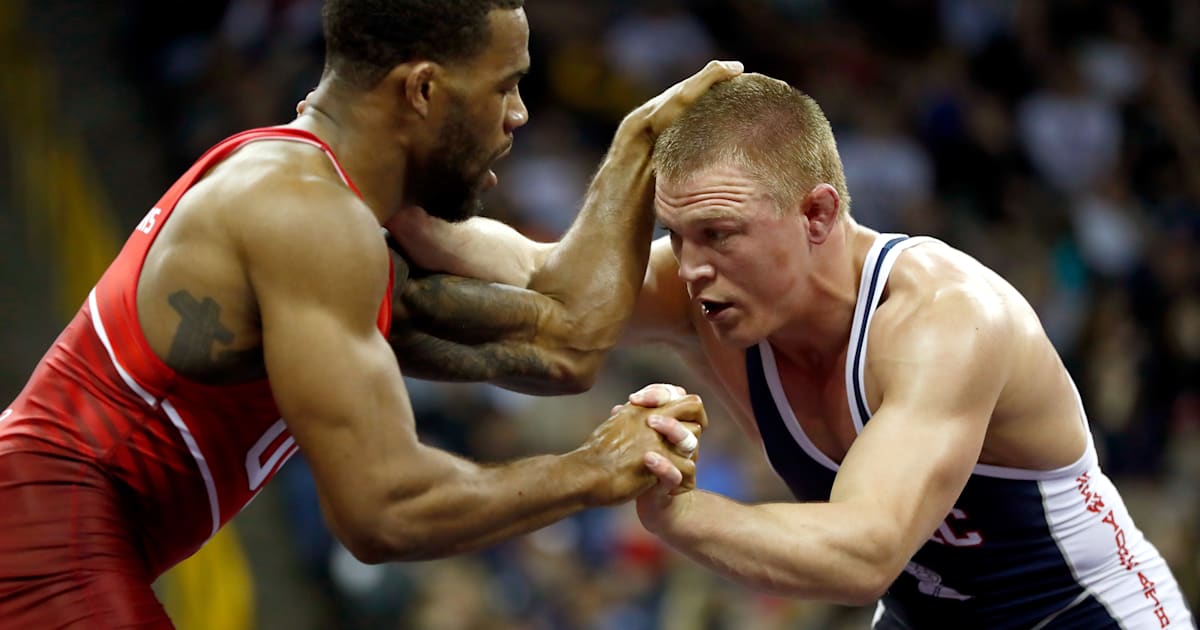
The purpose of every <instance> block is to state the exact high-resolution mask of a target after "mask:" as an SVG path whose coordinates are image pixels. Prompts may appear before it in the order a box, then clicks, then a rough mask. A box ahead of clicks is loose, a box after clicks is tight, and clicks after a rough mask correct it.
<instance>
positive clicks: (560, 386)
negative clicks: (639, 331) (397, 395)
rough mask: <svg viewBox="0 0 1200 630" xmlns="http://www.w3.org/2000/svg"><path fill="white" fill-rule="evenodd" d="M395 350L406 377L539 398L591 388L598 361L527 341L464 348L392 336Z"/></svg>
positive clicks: (416, 336)
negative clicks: (483, 384) (487, 387)
mask: <svg viewBox="0 0 1200 630" xmlns="http://www.w3.org/2000/svg"><path fill="white" fill-rule="evenodd" d="M391 343H392V348H393V349H394V350H395V353H396V358H397V360H398V362H399V364H400V369H401V370H402V371H403V372H404V375H405V376H410V377H413V378H420V379H426V380H432V381H453V382H468V383H474V382H489V383H492V384H493V385H498V386H500V387H503V388H505V389H510V390H513V391H517V392H521V393H524V394H533V395H538V396H555V395H563V394H577V393H580V392H583V391H587V389H588V388H589V387H590V386H591V379H590V378H589V377H588V375H589V374H591V373H592V372H594V369H592V368H591V367H589V366H591V365H592V364H591V362H593V361H594V362H596V363H598V362H599V360H598V359H597V358H595V357H590V356H588V355H586V354H580V353H572V352H570V351H568V350H563V349H560V350H558V351H553V352H552V351H547V350H546V349H543V348H540V347H538V346H537V345H536V344H534V343H530V342H529V341H524V340H509V341H500V342H485V343H475V344H468V343H460V342H457V341H453V340H448V339H440V338H438V337H434V336H432V335H429V334H426V333H423V332H420V331H416V330H412V329H404V330H397V331H393V333H392V338H391Z"/></svg>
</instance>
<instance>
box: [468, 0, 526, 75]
mask: <svg viewBox="0 0 1200 630" xmlns="http://www.w3.org/2000/svg"><path fill="white" fill-rule="evenodd" d="M488 34H489V35H490V39H489V41H488V45H487V47H486V48H484V49H483V50H482V51H480V52H479V54H478V55H476V57H475V58H474V59H473V60H471V63H470V65H471V70H472V72H477V73H481V74H486V75H489V76H488V77H487V78H495V75H500V76H506V75H509V74H512V73H514V72H519V71H522V70H524V69H525V68H528V67H529V21H528V20H527V19H526V17H525V9H493V10H492V12H491V13H489V14H488ZM481 78H483V77H481Z"/></svg>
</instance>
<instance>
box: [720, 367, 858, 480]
mask: <svg viewBox="0 0 1200 630" xmlns="http://www.w3.org/2000/svg"><path fill="white" fill-rule="evenodd" d="M705 354H706V355H707V356H706V359H707V364H708V365H709V366H710V367H711V369H712V370H713V371H714V373H715V374H714V376H715V380H716V381H717V382H718V383H719V384H720V385H721V387H722V389H724V390H725V393H726V394H728V396H729V398H730V399H732V400H733V401H734V402H735V403H736V405H734V411H735V415H737V420H738V422H739V424H741V426H742V427H743V428H744V429H745V430H746V431H747V432H748V433H750V434H751V435H753V436H755V437H758V438H760V439H761V437H762V436H761V432H760V429H759V426H758V421H757V420H756V419H755V414H754V407H753V404H752V402H751V395H750V387H751V386H750V379H749V376H748V373H747V365H746V353H745V351H743V350H741V349H730V348H727V347H724V346H721V345H719V344H706V347H705ZM755 360H761V361H762V365H761V373H762V374H763V375H766V378H765V379H763V380H765V382H766V384H767V387H765V388H763V389H762V394H761V396H760V397H762V398H769V401H768V402H769V404H771V405H772V406H773V407H775V408H777V409H778V411H779V413H780V416H781V418H782V420H783V422H785V423H788V424H792V423H794V424H793V425H792V427H791V430H792V432H793V433H795V432H797V431H798V432H799V433H800V434H801V435H800V436H799V437H800V439H802V440H806V441H808V442H810V443H811V445H812V446H813V447H814V448H816V449H817V450H818V451H820V452H821V453H822V454H824V455H825V456H826V457H828V458H829V459H830V460H832V461H833V462H835V463H840V462H841V460H842V458H843V457H845V455H846V452H847V451H848V450H849V449H850V445H851V444H852V443H853V442H854V438H855V437H856V436H857V431H856V429H855V426H854V420H853V419H852V416H851V413H850V400H849V397H850V395H852V394H848V392H847V381H846V356H845V354H844V353H843V356H841V357H838V358H837V359H836V360H835V361H833V362H831V363H830V364H829V365H828V366H825V368H824V369H820V370H812V369H806V368H802V367H800V366H797V365H796V364H795V363H793V362H791V361H789V360H787V359H786V358H784V357H782V356H781V355H779V354H775V353H768V354H765V355H759V357H756V359H755ZM776 377H777V378H776ZM868 387H869V383H868ZM860 389H861V387H860ZM761 402H762V401H761V400H760V404H761ZM865 402H866V404H867V405H868V406H869V408H870V409H872V410H873V409H875V408H877V406H878V404H879V401H878V400H873V399H871V397H870V396H866V397H865Z"/></svg>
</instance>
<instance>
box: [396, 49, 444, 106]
mask: <svg viewBox="0 0 1200 630" xmlns="http://www.w3.org/2000/svg"><path fill="white" fill-rule="evenodd" d="M440 70H441V66H440V65H438V64H437V63H435V62H433V61H414V62H410V63H404V64H400V65H398V66H396V67H395V68H393V69H392V72H391V73H390V78H393V79H394V80H395V82H396V86H397V89H398V90H399V91H400V97H401V99H402V100H403V101H405V102H406V103H408V106H409V107H411V108H412V110H413V111H414V112H416V113H417V115H418V116H420V117H421V118H428V117H429V112H430V111H431V109H432V101H433V99H434V97H435V96H436V94H437V91H438V87H439V86H438V80H439V78H440V75H441V72H440Z"/></svg>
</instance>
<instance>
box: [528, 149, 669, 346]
mask: <svg viewBox="0 0 1200 630" xmlns="http://www.w3.org/2000/svg"><path fill="white" fill-rule="evenodd" d="M645 144H646V143H645V141H644V140H643V139H642V138H638V137H634V136H633V134H630V133H625V134H622V133H621V132H618V134H617V137H616V138H615V139H614V141H613V145H612V148H611V149H610V151H609V153H608V155H607V156H606V157H605V159H604V161H603V162H602V163H601V165H600V169H599V171H598V172H597V174H596V177H595V178H594V179H593V181H592V184H591V186H590V188H589V190H588V193H587V197H586V198H585V201H584V204H583V208H582V209H581V210H580V211H579V214H578V216H577V217H576V219H575V222H574V223H573V224H572V226H571V228H570V229H569V230H568V231H567V233H566V234H565V235H564V236H563V238H562V240H561V241H560V242H559V243H558V244H557V245H556V246H555V247H554V248H553V249H552V250H550V252H549V253H548V254H547V255H546V260H545V262H544V263H543V264H542V265H541V266H540V267H539V268H538V270H537V271H536V272H535V273H534V275H533V277H532V278H531V279H530V282H529V285H528V288H530V289H532V290H534V291H537V292H539V293H542V294H544V295H547V296H550V297H553V298H554V299H555V300H557V301H558V302H560V303H561V304H562V310H563V314H562V317H563V319H565V320H566V321H568V322H570V328H571V329H572V331H573V333H574V334H575V335H577V336H579V337H581V338H582V339H583V340H584V342H585V343H587V344H588V345H590V346H591V347H592V348H594V349H595V350H598V351H606V350H608V349H609V348H611V347H612V346H613V345H614V344H615V343H616V342H617V338H618V336H619V334H620V330H621V328H622V327H623V325H624V323H625V321H626V320H627V319H628V317H629V316H630V314H631V313H632V312H633V307H634V303H635V301H636V299H637V296H638V293H639V291H640V289H641V286H642V280H643V278H644V276H645V270H646V261H647V258H648V257H649V252H650V241H651V236H652V233H653V227H654V218H653V211H652V200H653V183H654V179H653V175H652V171H651V167H650V155H649V154H650V151H649V148H648V146H645Z"/></svg>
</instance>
